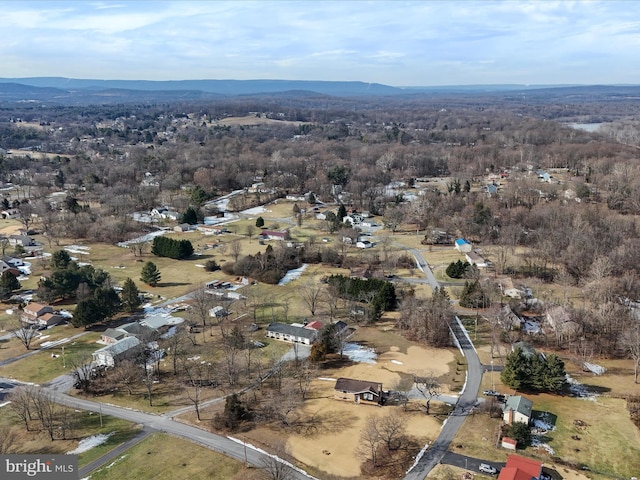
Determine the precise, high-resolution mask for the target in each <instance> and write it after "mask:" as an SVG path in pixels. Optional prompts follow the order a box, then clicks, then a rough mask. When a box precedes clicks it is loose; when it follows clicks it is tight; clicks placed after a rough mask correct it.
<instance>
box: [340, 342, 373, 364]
mask: <svg viewBox="0 0 640 480" xmlns="http://www.w3.org/2000/svg"><path fill="white" fill-rule="evenodd" d="M342 353H344V354H345V355H346V356H347V357H348V358H349V360H351V361H352V362H358V363H376V359H377V358H378V355H377V354H376V352H375V350H374V349H373V348H367V347H363V346H362V345H360V344H358V343H351V342H348V343H345V344H344V350H343V352H342Z"/></svg>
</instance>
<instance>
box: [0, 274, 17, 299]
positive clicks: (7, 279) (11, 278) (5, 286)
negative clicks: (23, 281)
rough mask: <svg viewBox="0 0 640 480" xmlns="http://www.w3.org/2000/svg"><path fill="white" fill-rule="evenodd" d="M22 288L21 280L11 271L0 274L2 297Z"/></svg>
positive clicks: (0, 295) (0, 296)
mask: <svg viewBox="0 0 640 480" xmlns="http://www.w3.org/2000/svg"><path fill="white" fill-rule="evenodd" d="M19 289H20V282H19V281H18V279H17V278H16V276H15V275H14V274H13V273H11V272H10V271H8V270H7V271H5V272H4V273H3V274H2V275H0V298H5V297H8V296H9V295H11V292H14V291H15V290H19Z"/></svg>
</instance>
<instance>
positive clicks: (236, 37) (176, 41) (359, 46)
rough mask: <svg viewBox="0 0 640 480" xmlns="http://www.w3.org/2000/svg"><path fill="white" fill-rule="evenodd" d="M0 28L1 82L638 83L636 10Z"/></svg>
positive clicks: (362, 7)
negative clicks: (34, 79) (88, 79)
mask: <svg viewBox="0 0 640 480" xmlns="http://www.w3.org/2000/svg"><path fill="white" fill-rule="evenodd" d="M0 18H2V21H3V28H2V29H0V53H1V54H2V56H3V58H4V59H11V60H12V61H7V62H5V64H4V65H3V76H39V75H60V76H72V75H73V76H82V77H88V76H92V75H95V76H99V77H101V78H145V79H181V78H206V77H209V78H239V79H250V78H290V79H305V78H309V79H333V80H342V79H357V80H362V81H369V82H380V83H388V84H392V85H418V84H421V83H422V84H425V82H426V84H434V83H449V84H461V83H485V82H498V83H510V82H515V81H518V82H523V83H558V81H557V80H556V79H559V78H562V79H563V81H568V82H570V83H584V82H590V81H591V80H590V79H594V81H595V80H596V79H597V81H598V83H603V82H602V80H603V79H604V80H606V79H607V75H608V76H609V77H610V81H609V82H606V83H625V82H626V83H633V82H637V78H639V74H640V60H639V59H638V58H636V57H638V56H637V55H635V50H636V49H637V47H638V45H640V21H638V20H636V19H639V18H640V2H631V1H629V2H618V1H613V0H611V1H609V0H607V1H551V0H549V1H525V0H522V1H480V0H478V1H473V2H471V1H455V2H452V1H446V0H443V1H441V0H432V1H429V2H424V1H386V0H378V1H365V0H358V1H352V0H342V1H323V2H318V1H302V0H291V1H286V2H284V1H240V2H238V1H215V2H213V1H177V2H174V1H157V2H147V1H127V2H120V3H110V2H106V1H101V2H100V1H98V2H77V1H71V2H69V1H55V0H52V1H48V2H46V3H45V2H38V1H36V2H29V1H26V2H18V1H11V2H1V3H0ZM577 64H580V66H576V65H577ZM622 66H624V68H622ZM83 69H84V70H83ZM83 71H84V72H85V73H84V74H82V72H83Z"/></svg>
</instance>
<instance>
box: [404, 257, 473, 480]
mask: <svg viewBox="0 0 640 480" xmlns="http://www.w3.org/2000/svg"><path fill="white" fill-rule="evenodd" d="M409 251H410V252H411V253H412V254H413V255H414V257H415V258H416V264H417V265H418V268H420V270H422V272H423V273H424V275H425V279H426V281H427V283H429V285H430V286H431V288H432V289H436V288H439V287H440V284H439V283H438V281H437V280H436V278H435V276H434V275H433V272H432V271H431V269H430V268H429V265H428V264H427V262H426V260H425V259H424V257H423V256H422V253H421V252H420V251H419V250H418V249H415V248H410V249H409ZM450 328H451V332H452V333H453V335H454V337H455V338H456V340H457V342H458V344H459V347H460V350H461V351H462V354H463V355H464V356H465V358H466V359H467V380H466V382H465V385H464V388H463V390H462V393H461V394H460V397H459V398H458V403H457V404H456V406H455V408H454V409H453V412H451V414H450V415H449V418H448V419H447V420H446V422H445V423H444V424H443V426H442V429H441V430H440V435H438V438H437V439H436V440H435V441H434V442H433V444H432V445H431V446H430V447H429V449H428V450H427V451H426V452H425V454H424V455H423V456H422V458H421V459H420V460H419V461H418V462H417V464H416V465H415V466H414V467H413V468H412V469H411V470H410V471H409V472H408V473H407V475H406V476H405V477H404V478H405V480H422V479H423V478H425V477H426V476H427V474H428V473H429V472H430V471H431V470H432V469H433V468H434V467H435V466H436V465H437V464H438V463H441V462H442V459H443V458H444V456H445V454H446V453H447V451H448V450H449V446H450V445H451V442H452V441H453V439H454V437H455V436H456V434H457V433H458V430H459V429H460V427H461V426H462V424H463V423H464V420H465V417H466V416H467V415H468V414H469V413H470V412H471V410H472V409H473V408H474V407H475V406H476V405H477V404H478V390H479V389H480V382H481V381H482V373H483V371H484V367H483V366H482V365H481V364H480V359H479V358H478V354H477V352H476V350H475V348H474V346H473V343H472V342H471V339H470V338H469V336H468V335H467V332H466V330H465V329H464V327H463V326H462V324H461V323H460V320H458V318H457V317H456V318H455V319H454V320H452V321H451V323H450Z"/></svg>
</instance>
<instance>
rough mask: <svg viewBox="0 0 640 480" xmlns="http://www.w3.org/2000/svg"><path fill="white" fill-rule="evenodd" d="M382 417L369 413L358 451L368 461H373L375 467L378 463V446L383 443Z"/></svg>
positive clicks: (361, 433)
mask: <svg viewBox="0 0 640 480" xmlns="http://www.w3.org/2000/svg"><path fill="white" fill-rule="evenodd" d="M379 422H380V417H379V416H378V415H369V416H368V417H367V419H366V421H365V424H364V428H363V429H362V431H361V432H360V443H359V445H358V448H357V450H356V451H357V453H358V454H359V455H360V457H361V458H363V459H364V460H366V461H369V462H371V465H372V466H373V467H374V468H375V467H376V466H377V465H378V448H380V445H381V443H382V438H381V437H380V432H379V431H378V424H379Z"/></svg>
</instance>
